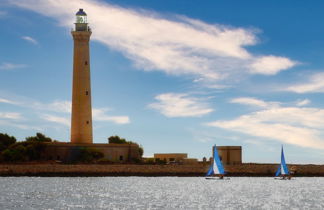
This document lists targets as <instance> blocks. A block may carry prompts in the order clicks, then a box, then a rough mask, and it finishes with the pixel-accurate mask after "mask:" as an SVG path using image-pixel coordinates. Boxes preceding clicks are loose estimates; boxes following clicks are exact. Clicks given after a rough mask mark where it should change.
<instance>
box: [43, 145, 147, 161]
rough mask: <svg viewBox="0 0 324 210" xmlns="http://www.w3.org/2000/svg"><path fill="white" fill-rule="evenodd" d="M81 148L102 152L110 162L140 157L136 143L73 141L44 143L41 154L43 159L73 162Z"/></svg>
mask: <svg viewBox="0 0 324 210" xmlns="http://www.w3.org/2000/svg"><path fill="white" fill-rule="evenodd" d="M82 148H93V149H96V150H98V151H100V152H102V153H103V154H104V158H105V159H107V160H109V161H111V162H119V163H125V162H131V161H132V160H135V159H140V158H141V157H140V154H139V147H138V145H136V144H73V143H62V142H60V143H58V142H54V143H46V148H45V150H44V152H43V153H42V154H41V156H42V159H43V160H59V161H63V162H74V161H75V160H77V159H78V156H79V155H80V152H81V150H82Z"/></svg>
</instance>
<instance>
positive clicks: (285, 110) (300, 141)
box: [207, 107, 324, 149]
mask: <svg viewBox="0 0 324 210" xmlns="http://www.w3.org/2000/svg"><path fill="white" fill-rule="evenodd" d="M207 125H209V126H213V127H219V128H223V129H227V130H231V131H237V132H241V133H244V134H248V135H251V136H256V137H262V138H265V139H273V140H278V141H281V142H283V143H289V144H294V145H298V146H302V147H310V148H315V149H324V132H323V130H324V109H317V108H300V107H267V108H265V109H264V110H261V111H257V112H252V113H250V114H246V115H242V116H240V117H238V118H236V119H234V120H223V121H222V120H218V121H214V122H210V123H208V124H207Z"/></svg>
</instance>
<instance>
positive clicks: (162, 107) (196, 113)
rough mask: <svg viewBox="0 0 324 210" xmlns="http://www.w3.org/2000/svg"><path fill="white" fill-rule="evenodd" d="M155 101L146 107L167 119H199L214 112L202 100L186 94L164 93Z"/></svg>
mask: <svg viewBox="0 0 324 210" xmlns="http://www.w3.org/2000/svg"><path fill="white" fill-rule="evenodd" d="M155 99H156V100H157V101H158V102H156V103H152V104H149V105H148V106H149V107H150V108H152V109H155V110H157V111H159V112H161V113H162V114H163V115H165V116H167V117H200V116H203V115H206V114H208V113H210V112H212V111H214V110H213V109H212V108H210V107H209V106H208V104H206V103H205V102H203V101H202V99H199V98H195V97H190V96H189V95H187V94H178V93H164V94H160V95H157V96H156V97H155Z"/></svg>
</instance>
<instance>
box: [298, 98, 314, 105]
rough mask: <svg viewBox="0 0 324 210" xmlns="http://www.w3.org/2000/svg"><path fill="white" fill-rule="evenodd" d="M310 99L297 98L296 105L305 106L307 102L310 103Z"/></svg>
mask: <svg viewBox="0 0 324 210" xmlns="http://www.w3.org/2000/svg"><path fill="white" fill-rule="evenodd" d="M310 103H311V101H310V100H309V99H304V100H299V101H297V102H296V105H297V106H306V105H308V104H310Z"/></svg>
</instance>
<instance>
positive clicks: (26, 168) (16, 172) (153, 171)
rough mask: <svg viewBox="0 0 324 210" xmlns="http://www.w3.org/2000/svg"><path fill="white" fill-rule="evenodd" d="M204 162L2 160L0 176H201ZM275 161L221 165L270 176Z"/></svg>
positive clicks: (315, 169) (312, 168) (233, 171)
mask: <svg viewBox="0 0 324 210" xmlns="http://www.w3.org/2000/svg"><path fill="white" fill-rule="evenodd" d="M208 167H209V165H207V164H194V165H135V164H105V165H101V164H75V165H67V164H55V163H53V164H49V163H46V164H33V165H31V164H2V165H0V176H204V175H205V174H206V172H207V170H208ZM277 167H278V165H277V164H241V165H231V166H225V170H226V171H227V173H228V174H227V175H228V176H274V173H275V171H276V169H277ZM288 167H289V168H290V169H291V168H294V170H295V171H296V173H295V176H324V165H288Z"/></svg>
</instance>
